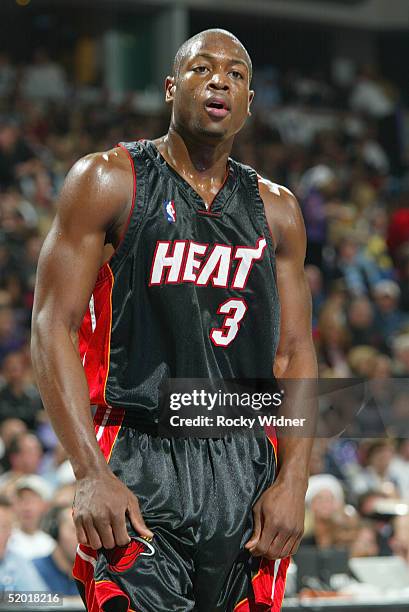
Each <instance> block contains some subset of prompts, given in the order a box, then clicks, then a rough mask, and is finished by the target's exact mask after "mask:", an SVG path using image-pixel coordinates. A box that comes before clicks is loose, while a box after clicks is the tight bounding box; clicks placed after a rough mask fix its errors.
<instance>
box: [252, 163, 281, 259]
mask: <svg viewBox="0 0 409 612" xmlns="http://www.w3.org/2000/svg"><path fill="white" fill-rule="evenodd" d="M251 171H252V172H251V181H252V183H253V186H254V191H255V201H256V210H257V212H258V215H257V216H258V220H259V222H260V223H261V226H262V229H263V233H264V235H265V237H266V240H267V242H268V246H269V248H270V252H271V255H272V257H273V260H274V261H275V253H276V244H275V240H274V237H273V234H272V232H271V228H270V225H269V223H268V219H267V214H266V208H265V204H264V201H263V198H262V197H261V193H260V180H261V179H262V177H261V176H260V175H259V174H258V172H256V171H255V170H253V169H252V168H251Z"/></svg>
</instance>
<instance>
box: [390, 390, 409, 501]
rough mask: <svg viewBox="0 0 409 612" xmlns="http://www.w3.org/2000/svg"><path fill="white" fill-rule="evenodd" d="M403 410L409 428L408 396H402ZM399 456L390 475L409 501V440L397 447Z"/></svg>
mask: <svg viewBox="0 0 409 612" xmlns="http://www.w3.org/2000/svg"><path fill="white" fill-rule="evenodd" d="M401 400H402V408H403V409H404V410H405V409H406V410H405V412H406V415H405V416H406V426H408V395H407V394H402V396H401ZM397 451H398V452H397V454H396V455H394V457H393V459H392V461H391V463H390V474H391V477H392V478H393V480H394V481H395V482H396V484H397V487H398V491H399V493H400V496H401V497H402V499H405V500H407V501H409V438H400V439H399V440H398V445H397Z"/></svg>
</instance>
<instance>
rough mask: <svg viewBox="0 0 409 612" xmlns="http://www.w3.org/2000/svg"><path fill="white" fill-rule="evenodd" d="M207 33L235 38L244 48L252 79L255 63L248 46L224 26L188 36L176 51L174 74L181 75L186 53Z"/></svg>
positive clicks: (175, 75)
mask: <svg viewBox="0 0 409 612" xmlns="http://www.w3.org/2000/svg"><path fill="white" fill-rule="evenodd" d="M207 34H223V35H224V36H228V37H229V38H232V39H233V40H235V41H236V42H237V43H238V44H239V45H240V46H241V47H242V49H243V51H244V54H245V57H246V62H247V65H248V69H249V81H251V79H252V76H253V64H252V61H251V58H250V55H249V53H248V51H247V49H246V47H245V46H244V45H243V43H242V42H241V41H240V40H239V39H238V38H237V36H235V35H234V34H232V33H231V32H229V31H228V30H223V29H222V28H211V29H209V30H203V31H202V32H199V33H198V34H195V35H194V36H192V37H191V38H188V40H186V41H185V42H184V43H183V44H182V45H181V46H180V47H179V49H178V50H177V52H176V55H175V59H174V60H173V68H172V73H173V76H174V77H176V78H177V77H178V76H179V71H180V67H181V65H182V63H183V61H184V59H185V57H186V55H187V54H188V53H189V50H190V47H191V46H192V45H193V44H194V43H195V42H196V41H198V40H200V39H202V38H204V37H205V36H206V35H207Z"/></svg>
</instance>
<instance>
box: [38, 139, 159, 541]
mask: <svg viewBox="0 0 409 612" xmlns="http://www.w3.org/2000/svg"><path fill="white" fill-rule="evenodd" d="M132 195H133V178H132V172H131V167H130V164H129V160H128V158H127V155H126V153H125V152H124V151H123V150H122V149H113V150H112V151H109V152H108V153H103V154H99V153H97V154H94V155H89V156H87V157H85V158H83V159H81V160H80V161H79V162H77V163H76V164H75V165H74V167H73V168H72V170H71V171H70V173H69V174H68V176H67V178H66V180H65V183H64V186H63V188H62V190H61V194H60V197H59V201H58V206H57V214H56V217H55V219H54V222H53V225H52V228H51V230H50V233H49V234H48V236H47V238H46V240H45V242H44V245H43V248H42V251H41V254H40V258H39V263H38V270H37V282H36V290H35V300H34V308H33V321H32V344H31V354H32V362H33V367H34V372H35V376H36V379H37V384H38V387H39V390H40V393H41V397H42V400H43V403H44V406H45V409H46V411H47V413H48V415H49V417H50V420H51V423H52V425H53V427H54V429H55V431H56V434H57V436H58V438H59V439H60V441H61V443H62V445H63V446H64V448H65V450H66V452H67V454H68V457H69V459H70V461H71V464H72V466H73V469H74V473H75V476H76V479H77V489H76V495H75V501H74V522H75V526H76V530H77V538H78V541H79V542H80V543H82V544H87V545H89V546H91V547H92V548H95V549H97V548H100V547H101V546H104V547H105V548H112V547H113V546H115V545H118V546H121V545H125V544H127V543H128V542H129V536H128V533H127V529H126V515H128V516H129V518H130V520H131V522H132V524H133V526H134V528H135V529H136V530H137V531H138V532H139V533H140V534H141V535H143V536H147V537H151V536H152V533H151V532H150V531H149V529H147V527H146V525H145V523H144V521H143V519H142V516H141V513H140V510H139V505H138V501H137V499H136V497H135V496H134V495H133V494H132V493H131V491H130V490H129V489H128V488H127V487H126V486H125V485H124V484H123V483H122V482H120V480H118V479H117V478H116V477H115V476H114V475H113V473H112V472H111V470H110V469H109V467H108V466H107V464H106V461H105V458H104V456H103V454H102V452H101V450H100V448H99V446H98V443H97V441H96V437H95V431H94V425H93V421H92V416H91V410H90V402H89V391H88V384H87V380H86V377H85V372H84V369H83V367H82V363H81V359H80V356H79V352H78V347H77V344H78V342H77V340H78V330H79V327H80V326H81V322H82V319H83V317H84V314H85V312H86V309H87V307H88V303H89V299H90V297H91V294H92V291H93V289H94V285H95V281H96V278H97V274H98V270H99V268H100V266H101V263H102V262H103V251H104V243H105V240H106V233H107V231H109V232H110V233H112V235H114V236H115V235H117V236H118V235H120V231H121V230H122V229H123V226H124V223H125V221H124V219H126V218H127V215H128V211H129V209H130V205H131V201H132ZM114 246H115V245H114Z"/></svg>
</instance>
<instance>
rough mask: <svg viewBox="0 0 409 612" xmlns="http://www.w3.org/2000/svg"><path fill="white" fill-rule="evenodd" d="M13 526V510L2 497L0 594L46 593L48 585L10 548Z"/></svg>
mask: <svg viewBox="0 0 409 612" xmlns="http://www.w3.org/2000/svg"><path fill="white" fill-rule="evenodd" d="M12 526H13V508H12V505H11V503H10V502H9V500H8V499H7V498H6V497H3V496H0V592H3V591H14V592H16V591H17V592H19V591H46V590H47V588H46V585H45V584H44V582H43V580H42V579H41V578H40V576H39V575H38V573H37V571H36V569H35V568H34V567H33V565H32V563H31V561H29V560H27V559H24V557H21V556H20V555H19V554H18V553H16V552H14V551H12V550H10V547H9V546H8V543H9V539H10V535H11V531H12Z"/></svg>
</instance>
